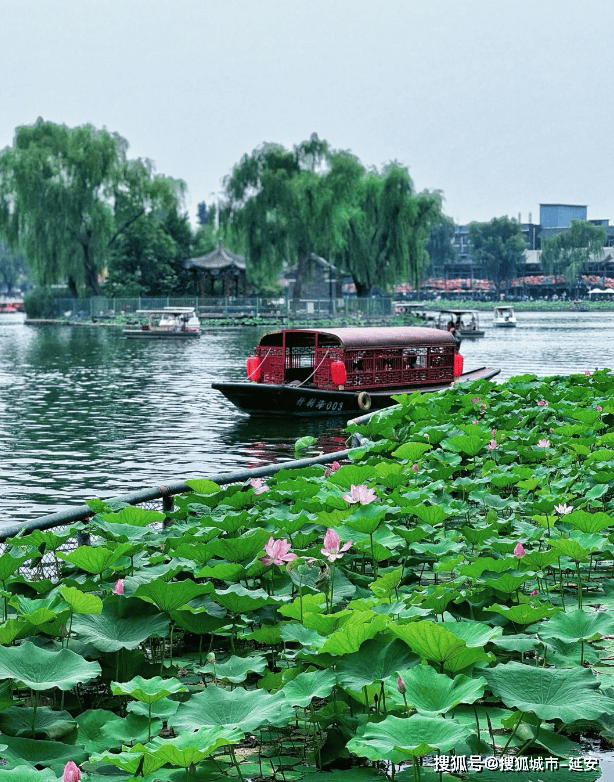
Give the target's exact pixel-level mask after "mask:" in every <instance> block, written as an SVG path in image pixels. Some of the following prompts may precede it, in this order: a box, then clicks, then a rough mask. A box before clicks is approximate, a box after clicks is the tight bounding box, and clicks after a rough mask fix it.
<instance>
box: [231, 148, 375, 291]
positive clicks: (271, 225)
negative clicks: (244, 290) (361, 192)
mask: <svg viewBox="0 0 614 782" xmlns="http://www.w3.org/2000/svg"><path fill="white" fill-rule="evenodd" d="M363 173H364V169H363V168H362V166H361V165H360V163H359V162H358V160H357V159H356V158H355V157H354V156H353V155H351V154H350V153H348V152H335V151H332V150H331V149H330V148H329V145H328V143H327V142H326V141H324V140H320V139H319V138H318V136H317V135H316V134H313V135H312V136H311V138H310V139H309V140H308V141H305V142H303V143H301V144H299V145H298V146H296V147H294V149H293V150H291V151H289V150H286V149H285V148H284V147H282V146H281V145H279V144H264V145H263V146H261V147H259V148H258V149H255V150H254V151H253V152H252V154H251V155H245V156H244V157H243V158H242V159H241V161H240V163H238V164H237V165H236V166H235V167H234V169H233V171H232V173H231V174H230V176H229V177H227V179H226V181H225V190H226V196H227V201H226V203H225V205H224V207H223V208H222V210H221V215H220V216H221V219H222V220H223V221H224V222H225V223H226V224H227V225H230V226H231V227H232V228H233V229H234V230H235V231H237V232H238V234H239V236H240V239H241V241H242V243H243V249H244V251H245V253H246V255H247V258H248V261H249V267H248V269H249V276H250V282H251V283H252V284H254V285H256V286H257V287H265V286H266V284H267V283H270V281H271V280H272V279H275V278H276V277H278V276H279V274H280V273H281V272H282V270H283V269H284V267H285V266H295V267H296V283H295V286H294V293H293V296H294V298H295V299H299V298H300V296H301V287H302V284H303V282H304V280H305V277H306V274H307V270H308V267H309V263H310V260H311V259H312V258H313V257H314V256H325V257H327V258H329V257H330V256H331V255H332V254H333V253H334V252H336V251H337V250H339V249H340V248H341V246H342V244H343V242H344V235H345V229H346V226H347V222H348V219H349V216H350V213H351V209H352V206H353V201H354V190H355V187H356V186H357V183H358V182H359V181H360V178H361V176H362V175H363Z"/></svg>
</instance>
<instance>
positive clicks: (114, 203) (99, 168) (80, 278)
mask: <svg viewBox="0 0 614 782" xmlns="http://www.w3.org/2000/svg"><path fill="white" fill-rule="evenodd" d="M127 150H128V143H127V141H126V140H125V139H124V138H122V137H121V136H120V135H118V134H117V133H109V132H108V131H107V130H97V129H96V128H94V127H92V126H91V125H83V126H80V127H77V128H68V127H67V126H66V125H56V124H54V123H52V122H45V121H44V120H42V119H40V118H39V119H38V120H37V122H36V123H35V124H34V125H31V126H22V127H19V128H17V130H16V132H15V140H14V143H13V146H12V147H7V148H5V149H4V150H3V151H2V152H1V153H0V231H1V232H2V233H3V234H4V235H5V236H6V238H7V239H8V241H9V243H10V244H11V246H13V247H19V248H20V249H21V250H22V251H23V253H24V255H25V257H26V260H27V261H28V263H29V265H30V268H31V269H32V271H33V274H34V276H35V278H36V279H37V281H38V282H39V283H40V284H42V285H50V284H52V283H56V282H58V281H62V280H67V281H68V285H69V288H70V289H71V291H72V292H73V294H75V295H76V294H77V293H78V290H79V289H80V288H82V287H85V288H86V289H87V290H89V291H90V292H91V293H94V294H98V293H99V292H100V286H99V282H98V276H99V274H100V272H101V271H102V269H103V268H104V266H105V265H106V263H107V260H108V256H109V251H110V248H111V247H112V246H113V244H114V243H115V242H116V241H117V240H118V238H119V237H120V235H121V234H122V232H123V231H125V230H126V229H127V228H128V227H129V226H131V225H132V224H133V223H134V222H135V221H136V220H138V219H139V218H141V217H142V216H144V215H145V214H147V213H148V212H150V211H152V210H154V209H156V208H159V207H160V206H165V207H167V208H168V207H170V206H172V205H174V206H175V208H176V206H177V204H178V203H179V201H180V199H181V197H182V195H183V192H184V188H185V185H184V184H183V183H182V182H180V181H177V180H174V179H171V178H170V177H163V176H158V175H156V174H155V173H154V168H153V164H152V163H151V162H150V161H147V160H141V159H138V160H128V158H127Z"/></svg>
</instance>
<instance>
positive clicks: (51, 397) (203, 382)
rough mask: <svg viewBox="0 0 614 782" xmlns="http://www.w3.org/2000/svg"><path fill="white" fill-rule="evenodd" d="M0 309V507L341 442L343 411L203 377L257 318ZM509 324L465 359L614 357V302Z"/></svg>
mask: <svg viewBox="0 0 614 782" xmlns="http://www.w3.org/2000/svg"><path fill="white" fill-rule="evenodd" d="M10 318H11V319H9V320H7V319H0V465H1V467H0V509H1V510H2V511H3V512H4V514H3V521H5V522H7V521H15V520H25V519H30V518H33V517H35V516H38V515H41V514H44V513H49V512H53V511H55V510H59V509H60V508H61V507H65V506H66V505H67V504H80V503H81V502H82V501H83V500H84V499H85V498H86V497H92V496H101V497H112V496H115V495H117V494H120V493H122V492H126V491H132V490H135V489H139V488H143V487H146V486H153V485H156V484H161V483H167V482H169V481H175V480H183V479H185V478H189V477H193V476H197V475H203V474H213V473H218V472H230V471H232V470H235V469H243V468H246V467H256V466H260V465H262V464H265V463H268V462H276V461H283V460H288V459H292V458H293V457H294V443H295V441H296V439H297V438H298V437H302V436H304V435H308V434H309V435H312V436H314V437H316V438H317V439H318V443H317V445H316V446H315V449H314V450H315V451H326V452H329V451H335V450H340V449H342V448H344V447H345V435H344V433H343V429H342V427H343V426H344V423H345V422H344V420H343V419H334V418H333V419H313V420H308V419H301V420H298V421H292V420H286V421H284V420H279V419H276V420H271V421H267V420H263V419H251V418H249V417H248V416H246V415H245V414H243V413H240V412H238V411H237V410H236V409H235V408H234V407H233V406H232V405H231V404H230V402H228V401H227V400H226V399H224V397H223V396H222V395H221V394H219V393H217V392H215V391H212V389H211V382H212V381H213V380H214V379H230V380H242V379H244V378H245V357H246V356H247V355H249V353H250V352H251V350H252V348H253V346H254V345H255V344H256V342H257V340H258V337H259V335H260V330H258V329H256V328H242V329H229V330H217V331H213V332H211V333H209V334H207V335H205V336H203V337H201V339H200V340H195V341H189V342H186V343H180V344H177V343H173V344H169V343H166V342H164V341H159V342H158V341H141V340H126V339H124V337H123V335H122V334H121V331H120V330H118V329H114V328H103V327H98V328H94V327H92V328H78V327H69V326H59V327H53V326H26V325H25V324H23V323H22V322H21V318H20V317H17V318H16V319H12V318H13V316H10ZM517 318H518V327H517V328H516V329H494V328H492V327H491V322H492V319H491V317H490V316H489V315H488V314H487V315H484V316H483V317H481V322H482V323H483V325H484V326H485V328H486V336H485V337H484V338H482V339H478V340H475V341H474V342H470V341H465V342H464V343H463V345H462V352H463V354H464V355H465V367H466V369H473V368H476V367H479V366H484V365H486V366H499V367H501V368H502V372H501V375H500V378H499V379H501V380H504V379H506V378H509V377H511V376H513V375H517V374H522V373H525V372H534V373H536V374H538V375H542V376H543V375H552V374H570V373H573V372H578V371H584V369H594V368H595V367H597V366H599V367H603V366H608V365H610V364H611V363H612V361H611V359H610V357H611V356H612V355H613V352H612V348H613V345H612V341H613V340H614V335H613V331H612V329H613V328H614V314H612V315H609V314H608V315H604V314H602V313H562V314H561V313H519V314H517Z"/></svg>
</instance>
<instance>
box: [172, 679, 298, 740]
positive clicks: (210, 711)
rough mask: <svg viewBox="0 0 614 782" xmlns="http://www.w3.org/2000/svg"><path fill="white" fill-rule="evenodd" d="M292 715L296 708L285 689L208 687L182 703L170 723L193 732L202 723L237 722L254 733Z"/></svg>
mask: <svg viewBox="0 0 614 782" xmlns="http://www.w3.org/2000/svg"><path fill="white" fill-rule="evenodd" d="M293 719H294V709H293V708H292V706H291V705H290V704H289V703H288V702H287V701H286V700H285V698H284V696H283V694H282V693H277V694H276V695H269V694H268V693H267V692H264V691H263V690H247V691H246V690H243V689H241V688H238V689H236V690H232V691H229V690H223V689H222V688H221V687H207V689H206V690H203V691H202V692H199V693H197V694H196V695H193V696H192V697H191V698H190V700H189V701H187V702H186V703H181V704H180V705H179V708H178V709H177V712H176V714H175V716H174V717H171V719H170V720H169V725H170V726H171V727H173V728H176V729H178V730H187V731H190V732H191V731H195V730H198V729H199V728H202V727H205V728H208V727H215V726H220V727H224V728H227V727H235V726H236V727H237V728H239V729H240V730H242V731H243V732H244V733H254V732H255V731H256V730H257V729H258V728H260V727H264V726H266V725H275V726H277V727H284V726H285V725H287V724H288V723H289V722H290V721H291V720H293Z"/></svg>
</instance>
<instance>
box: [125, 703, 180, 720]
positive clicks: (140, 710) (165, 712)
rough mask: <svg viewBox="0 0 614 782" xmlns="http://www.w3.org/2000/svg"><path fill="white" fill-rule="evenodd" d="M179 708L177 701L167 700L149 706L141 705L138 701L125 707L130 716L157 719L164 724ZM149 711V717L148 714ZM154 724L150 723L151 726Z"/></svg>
mask: <svg viewBox="0 0 614 782" xmlns="http://www.w3.org/2000/svg"><path fill="white" fill-rule="evenodd" d="M178 708H179V701H171V700H168V699H164V698H163V699H162V700H160V701H156V703H152V704H151V705H148V704H147V703H141V702H140V701H130V703H129V704H128V706H127V709H128V711H129V712H131V713H132V714H138V715H139V716H141V717H147V718H149V716H151V717H159V718H160V719H161V720H163V721H164V722H167V721H168V718H169V717H172V716H173V714H174V713H175V712H176V711H177V709H178ZM150 711H151V715H150V713H149V712H150ZM153 724H154V723H153V722H152V725H153Z"/></svg>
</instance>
